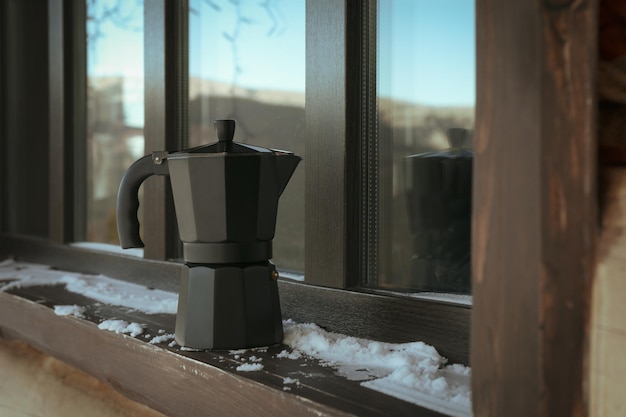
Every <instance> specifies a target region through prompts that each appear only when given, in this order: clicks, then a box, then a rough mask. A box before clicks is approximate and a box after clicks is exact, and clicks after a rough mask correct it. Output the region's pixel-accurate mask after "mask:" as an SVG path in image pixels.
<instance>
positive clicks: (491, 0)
mask: <svg viewBox="0 0 626 417" xmlns="http://www.w3.org/2000/svg"><path fill="white" fill-rule="evenodd" d="M596 9H597V1H594V0H588V1H576V2H556V1H550V0H543V1H539V2H527V1H507V2H502V1H498V0H477V25H476V27H477V63H478V68H477V70H478V71H477V74H478V75H477V77H478V80H477V81H478V83H477V115H476V134H475V141H476V143H475V172H474V173H475V175H474V199H473V200H474V208H473V210H474V223H473V242H472V251H473V259H472V261H473V263H472V266H473V275H474V285H473V295H474V306H473V311H472V329H471V332H472V338H471V339H472V342H471V352H472V353H471V364H472V388H473V392H474V394H473V401H474V413H475V415H479V416H504V415H506V416H546V417H547V416H584V415H586V414H587V398H588V393H587V389H586V384H587V375H586V360H587V358H586V355H587V346H588V343H589V334H588V328H589V306H590V299H591V291H590V289H591V286H590V283H591V277H592V274H593V268H594V249H595V241H596V233H597V227H598V222H597V205H598V200H597V195H596V181H597V173H596V154H597V138H596V132H595V122H596V120H595V119H596V116H595V114H596V107H597V101H596V99H595V84H594V82H595V81H594V80H595V62H596V60H597V58H596V57H597V53H596V51H597V41H596V32H597V29H596V28H597V26H596V25H597V12H596Z"/></svg>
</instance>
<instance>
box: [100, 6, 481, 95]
mask: <svg viewBox="0 0 626 417" xmlns="http://www.w3.org/2000/svg"><path fill="white" fill-rule="evenodd" d="M103 3H106V1H103ZM139 3H141V2H139ZM122 4H124V7H125V8H126V9H125V10H124V12H125V16H127V17H128V20H127V21H128V22H129V26H132V27H136V26H141V24H142V21H143V12H142V10H141V8H139V9H136V8H135V6H134V5H135V4H136V2H134V1H125V2H122ZM269 4H270V7H268V8H264V7H262V6H261V1H259V0H242V1H241V3H240V6H239V8H238V9H237V8H236V6H234V5H233V4H232V3H231V2H230V1H227V0H190V6H191V8H192V9H193V12H192V14H191V15H190V18H189V26H190V32H189V45H190V51H189V58H190V62H189V70H190V75H191V76H192V77H193V76H199V77H204V78H208V79H214V80H218V81H222V82H232V81H233V79H235V78H236V81H237V83H238V85H240V86H243V87H246V88H252V89H257V88H267V89H280V90H287V91H300V92H301V91H304V86H305V47H304V45H305V19H306V17H305V0H272V1H270V2H269ZM378 17H379V22H378V24H379V38H378V53H379V55H378V62H379V68H378V76H379V79H378V83H379V94H380V95H381V96H386V97H393V98H396V99H401V100H406V101H411V102H417V103H421V104H428V105H439V106H446V105H473V104H474V97H475V37H474V31H475V28H474V1H473V0H380V1H379V16H378ZM238 21H239V23H238ZM103 30H105V33H106V37H103V38H101V39H99V40H98V43H97V45H96V46H97V47H96V48H92V49H90V54H89V63H88V68H89V72H90V74H94V75H125V76H141V75H142V74H143V36H142V34H141V32H137V31H129V30H124V29H120V28H119V27H118V26H116V25H114V24H112V23H107V24H105V25H103ZM233 34H235V35H236V42H235V43H234V44H233V43H232V42H230V41H229V40H228V37H230V36H232V35H233ZM233 45H235V47H236V50H234V49H233ZM233 52H235V54H233ZM235 66H237V67H238V68H239V72H238V73H235V72H234V68H235ZM136 93H137V92H136ZM136 93H135V95H136Z"/></svg>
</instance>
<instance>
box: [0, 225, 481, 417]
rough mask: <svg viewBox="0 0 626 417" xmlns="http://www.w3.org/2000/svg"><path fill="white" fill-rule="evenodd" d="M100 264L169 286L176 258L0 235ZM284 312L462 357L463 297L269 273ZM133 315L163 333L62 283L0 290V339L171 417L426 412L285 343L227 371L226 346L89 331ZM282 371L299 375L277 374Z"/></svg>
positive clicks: (56, 256)
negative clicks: (331, 284) (61, 309)
mask: <svg viewBox="0 0 626 417" xmlns="http://www.w3.org/2000/svg"><path fill="white" fill-rule="evenodd" d="M9 257H12V258H15V259H16V260H21V261H26V262H35V263H42V264H47V265H51V266H53V267H54V268H58V269H62V270H68V271H77V272H82V273H92V274H98V273H102V274H105V275H108V276H111V277H114V278H118V279H123V280H127V281H131V282H134V283H137V284H141V285H145V286H148V287H151V288H158V289H162V290H166V291H174V292H177V289H178V282H179V278H180V271H181V270H182V268H181V264H177V263H175V262H156V261H146V260H143V259H136V258H135V259H132V258H130V257H124V256H119V255H112V254H103V253H96V252H94V251H90V250H85V249H78V248H72V247H69V246H67V245H57V244H51V243H49V242H46V241H43V240H41V239H33V238H28V237H19V236H10V235H1V234H0V259H6V258H9ZM279 292H280V299H281V309H282V312H283V317H284V318H292V319H294V320H295V321H297V322H301V323H306V322H314V323H316V324H318V325H320V326H321V327H323V328H325V329H327V330H330V331H334V332H339V333H344V334H348V335H351V336H356V337H362V338H368V339H374V340H381V341H385V342H395V343H402V342H411V341H416V340H421V341H424V342H425V343H428V344H430V345H433V346H435V347H436V348H437V349H438V351H439V353H440V354H442V355H443V356H444V357H447V358H448V359H449V362H448V363H461V364H465V365H467V364H468V357H469V350H468V344H469V343H468V342H469V319H470V312H471V307H469V306H463V305H450V304H446V303H438V302H431V301H424V300H415V299H408V298H405V297H392V296H382V295H377V294H367V293H363V292H354V291H346V290H338V289H332V288H323V287H315V286H311V285H306V284H302V283H296V282H291V281H284V280H279ZM74 304H76V305H81V306H87V310H86V312H85V314H84V317H85V318H76V317H65V316H57V315H56V314H55V313H54V310H53V308H52V307H53V306H55V305H74ZM109 318H117V319H123V320H125V321H128V322H138V323H142V324H145V325H146V326H147V327H146V329H145V330H144V335H145V334H150V335H152V336H158V335H159V334H160V333H159V331H162V332H166V333H173V332H174V324H175V315H173V314H170V315H167V314H160V315H148V314H144V313H137V312H129V311H128V310H125V309H123V308H119V307H111V306H104V305H100V304H98V303H95V302H94V301H93V300H90V299H87V298H85V297H83V296H81V295H78V294H75V293H70V292H68V291H66V290H65V288H64V287H63V286H56V287H55V286H41V287H28V288H26V289H21V290H16V289H14V290H11V291H10V292H0V337H2V338H5V339H8V340H21V341H24V342H26V343H28V344H30V345H32V346H33V347H35V348H37V349H39V350H41V351H43V352H44V353H47V354H49V355H51V356H53V357H56V358H58V359H60V360H62V361H64V362H66V363H68V364H70V365H73V366H75V367H77V368H78V369H80V370H83V371H85V372H87V373H88V374H90V375H93V376H94V377H96V378H98V379H100V380H102V381H104V382H106V383H108V384H110V385H111V386H113V387H114V388H115V389H117V390H118V391H119V392H121V393H122V394H124V395H125V396H127V397H128V398H130V399H132V400H135V401H138V402H140V403H143V404H145V405H147V406H149V407H151V408H153V409H155V410H157V411H160V412H162V413H164V414H166V415H168V416H169V415H171V416H185V417H188V416H195V415H198V416H206V415H219V416H221V415H251V416H263V415H268V416H269V415H271V416H280V415H285V416H293V415H298V416H301V415H326V416H337V415H363V416H383V415H394V416H403V415H411V416H431V415H433V416H434V415H440V414H438V413H435V412H433V411H430V410H427V409H424V408H422V407H419V406H416V405H413V404H411V403H408V402H405V401H402V400H398V399H395V398H393V397H390V396H387V395H385V394H382V393H379V392H377V391H373V390H370V389H368V388H365V387H363V386H361V385H360V384H359V382H358V381H349V380H347V379H346V378H344V377H342V376H338V375H336V373H335V370H334V369H333V368H330V367H326V366H323V365H321V364H320V363H319V361H315V360H311V359H309V360H306V359H299V360H293V359H280V358H276V354H278V353H279V352H281V351H282V350H283V349H285V346H274V347H270V348H269V349H267V351H266V352H260V351H254V350H249V351H248V352H247V353H246V354H244V357H245V356H246V355H247V356H250V355H254V356H256V357H260V358H262V363H263V365H264V369H263V370H262V371H257V372H238V371H236V369H235V368H236V367H237V366H238V365H240V364H241V363H242V361H241V360H237V359H236V358H235V357H234V355H232V354H229V352H227V351H203V352H191V351H182V350H180V347H178V346H174V347H170V346H169V345H168V343H169V341H167V342H165V343H162V344H158V345H152V344H149V343H148V342H147V341H148V340H150V339H146V338H145V337H144V335H139V336H137V337H135V338H133V337H130V336H127V335H121V334H115V333H113V332H108V331H104V330H100V329H98V326H97V324H98V323H100V322H101V321H102V320H103V319H109ZM285 378H292V379H299V381H300V384H299V385H297V386H295V385H293V384H285Z"/></svg>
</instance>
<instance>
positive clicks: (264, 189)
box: [117, 120, 302, 349]
mask: <svg viewBox="0 0 626 417" xmlns="http://www.w3.org/2000/svg"><path fill="white" fill-rule="evenodd" d="M215 127H216V131H217V136H218V142H216V143H213V144H209V145H204V146H199V147H196V148H191V149H187V150H182V151H177V152H165V151H163V152H154V153H152V154H151V155H146V156H144V157H143V158H141V159H139V160H137V161H136V162H135V163H133V164H132V165H131V166H130V168H128V170H127V171H126V174H125V175H124V177H123V178H122V182H121V184H120V188H119V193H118V202H117V222H118V233H119V237H120V244H121V246H122V247H123V248H133V247H143V246H144V245H143V242H142V241H141V238H140V236H139V221H138V219H137V209H138V207H139V201H138V198H137V193H138V190H139V186H140V185H141V184H142V183H143V181H144V180H145V179H146V178H148V177H150V176H151V175H167V176H169V178H170V183H171V185H172V194H173V198H174V207H175V210H176V218H177V221H178V229H179V233H180V239H181V240H182V242H183V258H184V260H185V262H186V272H185V273H184V274H183V278H182V282H181V290H180V295H179V303H178V313H177V319H176V340H177V342H178V343H179V344H181V345H183V346H188V347H192V348H197V349H211V348H225V349H235V348H244V347H253V346H261V345H269V344H275V343H280V342H281V340H282V336H283V333H282V321H281V317H280V304H279V299H278V289H277V285H276V278H277V276H278V274H277V272H276V269H275V267H274V265H272V264H271V262H269V259H271V258H272V239H273V238H274V231H275V226H276V214H277V210H278V199H279V197H280V195H281V193H282V192H283V190H284V189H285V187H286V185H287V183H288V181H289V179H290V178H291V176H292V174H293V172H294V170H295V169H296V167H297V165H298V163H299V162H300V161H301V159H302V158H300V157H299V156H296V155H294V154H293V153H292V152H287V151H280V150H275V149H267V148H261V147H256V146H253V145H248V144H242V143H236V142H233V136H234V132H235V122H234V121H233V120H217V121H216V122H215Z"/></svg>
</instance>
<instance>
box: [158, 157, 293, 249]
mask: <svg viewBox="0 0 626 417" xmlns="http://www.w3.org/2000/svg"><path fill="white" fill-rule="evenodd" d="M168 163H169V171H170V179H171V184H172V192H173V195H174V205H175V208H176V218H177V220H178V228H179V232H180V238H181V240H182V241H183V242H189V243H223V242H256V241H269V240H272V239H273V237H274V229H275V226H276V212H277V209H278V198H279V196H280V191H281V190H280V188H279V178H278V172H277V164H276V156H275V155H273V154H263V155H259V154H256V155H255V154H186V155H184V156H182V157H177V156H172V157H170V158H169V161H168Z"/></svg>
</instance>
